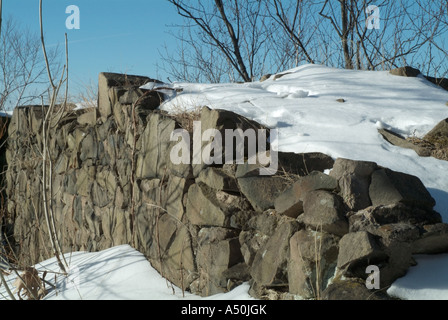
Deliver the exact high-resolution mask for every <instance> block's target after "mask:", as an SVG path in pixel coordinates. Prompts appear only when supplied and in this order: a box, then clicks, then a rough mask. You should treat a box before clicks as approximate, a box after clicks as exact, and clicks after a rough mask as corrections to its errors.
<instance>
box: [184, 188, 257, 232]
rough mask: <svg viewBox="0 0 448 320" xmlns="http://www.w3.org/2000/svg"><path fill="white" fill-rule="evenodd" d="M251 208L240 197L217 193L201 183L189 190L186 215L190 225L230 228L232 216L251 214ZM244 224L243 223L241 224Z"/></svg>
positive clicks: (247, 217)
mask: <svg viewBox="0 0 448 320" xmlns="http://www.w3.org/2000/svg"><path fill="white" fill-rule="evenodd" d="M251 212H252V210H251V207H250V205H249V203H248V202H247V200H245V199H244V198H243V197H241V196H238V195H233V194H229V193H226V192H224V191H217V190H214V189H211V188H210V187H208V186H207V185H205V184H203V183H201V182H199V183H197V184H193V185H192V186H191V187H190V188H189V190H188V198H187V204H186V214H187V217H188V220H189V221H190V223H192V224H194V225H198V226H216V227H230V226H231V225H232V216H235V215H240V214H241V213H249V214H248V215H245V216H246V219H249V218H250V216H251ZM239 224H240V225H242V224H244V222H243V221H240V222H239Z"/></svg>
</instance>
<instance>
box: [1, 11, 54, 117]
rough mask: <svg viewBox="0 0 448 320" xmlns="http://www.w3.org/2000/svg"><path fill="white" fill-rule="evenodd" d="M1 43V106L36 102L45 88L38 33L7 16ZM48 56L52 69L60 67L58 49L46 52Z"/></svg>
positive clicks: (7, 107) (9, 107) (6, 106)
mask: <svg viewBox="0 0 448 320" xmlns="http://www.w3.org/2000/svg"><path fill="white" fill-rule="evenodd" d="M0 42H1V44H0V109H3V110H8V109H9V110H12V109H14V108H15V107H17V106H19V105H26V104H31V103H33V102H34V103H36V102H37V101H38V97H39V96H40V95H41V94H42V92H43V91H46V90H48V82H47V81H45V63H44V61H43V58H42V54H41V51H40V43H39V38H38V36H37V35H35V34H33V33H31V32H30V31H29V30H27V29H25V28H22V27H20V26H19V25H18V24H17V23H15V22H14V21H13V20H12V19H7V20H5V23H4V25H3V28H2V33H1V35H0ZM48 59H49V62H50V65H51V68H52V69H53V70H56V69H57V68H59V65H58V64H57V63H56V61H57V50H51V51H49V52H48Z"/></svg>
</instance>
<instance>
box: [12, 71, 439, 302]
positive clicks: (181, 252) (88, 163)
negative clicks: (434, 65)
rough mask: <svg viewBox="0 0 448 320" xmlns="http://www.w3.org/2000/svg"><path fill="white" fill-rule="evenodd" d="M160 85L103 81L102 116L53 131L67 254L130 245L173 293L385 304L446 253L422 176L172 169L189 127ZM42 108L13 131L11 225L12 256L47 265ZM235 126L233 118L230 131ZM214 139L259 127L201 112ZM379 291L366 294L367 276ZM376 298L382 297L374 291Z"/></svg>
mask: <svg viewBox="0 0 448 320" xmlns="http://www.w3.org/2000/svg"><path fill="white" fill-rule="evenodd" d="M151 81H152V82H154V81H155V80H153V79H149V78H144V77H135V76H124V75H117V74H106V73H104V74H101V75H100V81H99V107H98V108H92V109H83V110H77V111H75V110H66V111H63V112H62V113H61V114H60V116H59V118H58V119H57V121H55V122H54V123H53V124H52V130H51V135H50V139H49V154H50V158H51V162H50V163H48V164H47V165H48V166H51V169H52V184H51V192H52V194H51V201H52V202H51V204H52V207H53V210H54V214H55V225H56V230H57V234H58V239H59V241H60V243H61V246H62V248H63V251H64V252H72V251H79V250H87V251H96V250H102V249H106V248H110V247H112V246H116V245H121V244H131V245H132V246H133V247H134V248H136V249H137V250H139V251H140V252H142V253H143V254H144V255H145V256H146V257H147V258H148V260H149V261H150V263H151V265H152V266H153V267H154V268H155V269H157V270H158V271H159V272H160V273H161V274H162V275H163V276H164V277H166V278H167V279H168V280H169V281H170V282H172V283H173V284H175V285H176V286H178V287H180V288H182V289H184V290H188V291H191V292H192V293H195V294H199V295H201V296H209V295H213V294H216V293H221V292H226V291H228V290H231V289H233V288H234V287H236V286H238V285H239V284H241V283H243V282H246V281H249V282H250V284H251V289H250V294H251V295H253V296H254V297H256V298H260V299H298V298H303V299H316V298H317V299H352V298H354V299H364V298H365V299H384V298H387V297H386V296H385V295H384V291H385V290H384V288H387V287H388V286H389V285H390V284H391V283H392V282H393V281H395V280H396V279H397V278H399V277H401V276H403V275H405V274H406V272H407V270H408V268H409V267H410V266H412V265H414V264H415V261H414V259H413V255H414V254H421V253H430V254H437V253H442V252H447V251H448V225H447V224H444V223H443V222H442V218H441V216H440V214H438V213H437V212H435V211H434V209H433V208H434V205H435V201H434V199H433V198H432V197H431V195H430V194H429V192H428V191H427V190H426V188H425V187H424V186H423V184H422V183H421V181H420V180H419V178H417V177H414V176H410V175H407V174H404V173H400V172H395V171H392V170H390V169H387V168H383V167H380V166H379V165H377V164H376V163H372V162H364V161H353V160H349V159H336V160H335V159H332V158H331V157H329V156H327V155H324V154H320V153H310V154H294V153H279V157H278V158H279V159H278V161H279V163H278V164H279V166H278V168H279V170H278V172H277V173H276V174H275V175H272V176H261V175H260V174H259V171H260V170H259V169H260V165H253V164H250V165H249V164H247V163H246V164H235V163H234V164H224V165H205V164H180V165H175V164H173V163H172V161H170V152H171V150H172V148H173V147H174V146H175V145H176V142H174V141H171V140H170V137H171V133H172V132H173V131H174V130H175V129H180V128H181V124H180V123H179V122H178V121H177V120H176V119H175V118H174V117H173V116H170V115H168V114H166V113H164V112H162V111H160V110H158V108H157V107H158V106H159V105H160V103H161V102H162V100H163V97H162V96H161V95H160V94H159V93H157V92H156V91H150V90H149V91H145V90H142V89H140V88H139V87H140V86H141V85H143V84H145V83H147V82H151ZM42 115H43V109H42V107H21V108H17V109H16V110H15V111H14V115H13V117H12V119H11V123H10V125H9V140H8V147H7V151H6V156H7V162H8V170H7V172H6V183H7V187H6V196H7V200H8V201H7V209H8V215H7V222H8V224H9V225H12V226H13V230H12V233H13V239H14V245H15V249H16V252H17V254H18V255H19V257H20V258H21V259H23V261H25V262H28V263H31V264H32V263H36V262H39V261H41V260H43V259H47V258H49V257H51V252H52V250H51V246H50V242H49V237H48V233H47V229H46V228H45V219H44V216H43V212H42V206H43V200H42V180H41V172H42V166H43V163H42V155H41V151H40V150H42V149H41V148H42V136H41V132H42V130H41V128H42V123H43V119H42ZM229 119H230V120H231V121H230V120H229ZM200 121H201V125H202V132H204V131H205V130H207V129H210V128H215V129H217V130H220V131H222V130H224V129H233V130H235V129H237V128H240V129H243V130H244V129H247V128H257V129H258V128H259V129H262V128H263V126H261V125H259V124H257V123H254V122H253V121H249V120H248V119H244V118H243V117H241V116H239V115H235V114H233V113H231V112H229V111H223V110H210V109H208V108H203V109H202V112H201V120H200ZM370 265H375V266H377V267H378V268H379V271H380V275H381V277H380V288H381V290H369V289H367V288H366V285H365V283H366V279H367V277H368V276H369V274H367V273H366V268H367V267H368V266H370ZM377 291H378V292H377Z"/></svg>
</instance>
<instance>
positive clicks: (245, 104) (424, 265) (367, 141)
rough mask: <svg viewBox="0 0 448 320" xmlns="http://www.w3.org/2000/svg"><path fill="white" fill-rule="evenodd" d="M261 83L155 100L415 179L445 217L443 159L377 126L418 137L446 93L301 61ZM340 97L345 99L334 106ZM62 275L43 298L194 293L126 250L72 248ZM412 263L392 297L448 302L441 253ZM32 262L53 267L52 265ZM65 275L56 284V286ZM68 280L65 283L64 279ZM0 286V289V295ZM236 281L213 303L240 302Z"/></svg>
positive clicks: (199, 87) (446, 168)
mask: <svg viewBox="0 0 448 320" xmlns="http://www.w3.org/2000/svg"><path fill="white" fill-rule="evenodd" d="M284 74H285V75H284V76H283V77H281V78H278V79H276V80H274V78H273V77H271V78H270V79H268V80H266V81H264V82H253V83H245V84H191V83H175V84H173V87H175V88H183V91H182V92H181V93H177V94H176V95H174V96H172V97H171V99H169V100H168V101H166V102H165V103H164V104H163V105H162V107H161V108H162V109H164V110H167V111H179V110H188V109H195V108H197V107H198V106H208V107H210V108H216V109H226V110H231V111H234V112H236V113H239V114H241V115H243V116H246V117H248V118H250V119H253V120H256V121H258V122H260V123H262V124H265V125H268V126H270V127H272V128H277V129H278V130H279V137H278V145H279V150H280V151H285V152H296V153H302V152H306V153H307V152H323V153H326V154H328V155H330V156H332V157H333V158H339V157H342V158H349V159H354V160H367V161H374V162H376V163H378V164H379V165H381V166H384V167H388V168H390V169H392V170H397V171H401V172H405V173H408V174H412V175H415V176H417V177H419V178H420V179H421V180H422V182H423V183H424V184H425V186H426V187H427V188H428V190H429V191H430V193H431V194H432V196H433V197H434V199H435V200H436V201H437V205H436V208H435V209H436V210H437V211H438V212H439V213H441V214H442V217H443V219H444V222H448V161H441V160H437V159H434V158H422V157H419V156H418V155H417V154H416V153H415V152H414V151H412V150H407V149H401V148H398V147H394V146H392V145H390V144H388V143H387V142H386V141H385V140H384V139H383V138H382V137H381V136H380V134H379V133H378V128H388V129H392V130H393V131H395V132H397V133H400V134H401V135H403V136H416V137H423V136H424V135H425V134H426V133H427V132H428V131H430V130H431V129H432V128H433V127H434V126H435V125H436V124H437V123H439V122H440V121H441V120H443V119H446V118H448V107H447V105H446V103H447V102H448V92H447V91H444V90H442V89H440V88H437V87H435V86H434V85H433V84H431V83H429V82H428V81H426V80H425V79H424V78H423V77H420V78H403V77H397V76H393V75H391V74H389V73H388V72H369V71H351V70H340V69H333V68H327V67H323V66H319V65H304V66H301V67H298V68H295V69H292V70H289V71H287V72H285V73H284ZM173 92H174V91H173ZM338 99H344V100H345V102H344V103H341V102H338V101H337V100H338ZM71 259H72V266H73V268H72V270H71V271H72V272H71V275H70V276H69V278H68V279H65V280H64V279H63V277H60V280H59V281H61V285H60V288H59V289H58V290H57V291H54V292H53V293H52V294H50V295H49V296H48V297H47V299H81V298H82V299H164V300H166V299H199V297H197V296H193V295H190V294H187V295H186V296H185V298H184V297H183V296H182V292H181V290H180V289H179V288H175V290H174V292H175V293H174V294H173V290H172V287H171V286H167V283H166V281H165V280H163V279H162V278H161V277H160V276H159V275H158V274H157V273H156V272H155V271H154V270H153V269H152V268H151V267H150V266H149V264H148V263H147V262H146V260H145V259H144V257H143V256H142V255H141V254H140V253H138V252H136V251H135V250H133V249H132V248H130V247H128V246H121V247H116V248H112V249H109V250H106V251H103V252H99V253H74V254H73V255H72V257H71ZM416 260H417V262H418V265H417V266H416V267H412V268H410V270H409V273H408V274H407V275H406V276H405V277H403V278H401V279H399V280H397V281H396V282H395V283H394V285H393V286H392V287H391V288H390V289H389V291H388V292H389V293H391V294H393V295H394V296H397V297H399V298H402V299H448V272H447V271H448V254H442V255H437V256H417V257H416ZM39 268H50V269H55V268H56V267H55V266H54V261H53V260H49V261H46V262H44V263H42V266H41V267H39ZM64 281H65V282H64ZM72 282H73V283H72ZM3 290H4V289H3V287H0V299H1V295H2V294H3V295H5V293H4V291H3ZM247 291H248V285H247V284H244V285H242V286H241V287H239V288H237V289H235V290H234V291H233V292H230V293H228V294H225V295H219V296H215V297H212V298H217V299H250V297H249V296H248V294H247Z"/></svg>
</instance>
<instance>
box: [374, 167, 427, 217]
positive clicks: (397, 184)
mask: <svg viewBox="0 0 448 320" xmlns="http://www.w3.org/2000/svg"><path fill="white" fill-rule="evenodd" d="M369 195H370V199H371V200H372V205H373V206H381V205H391V204H396V203H399V202H401V203H404V204H407V205H410V206H416V207H420V208H425V209H430V210H432V208H433V207H434V206H435V200H434V199H433V198H432V197H431V195H430V193H429V192H428V190H427V189H426V188H425V186H424V185H423V183H422V182H421V181H420V179H419V178H417V177H415V176H412V175H408V174H405V173H401V172H395V171H392V170H390V169H381V170H377V171H375V172H374V173H373V174H372V182H371V184H370V189H369Z"/></svg>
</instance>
